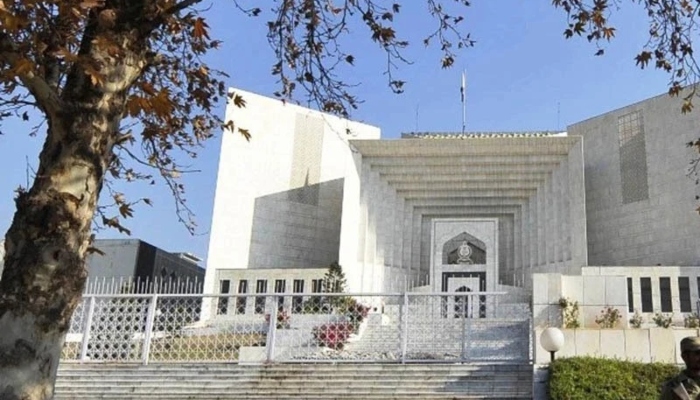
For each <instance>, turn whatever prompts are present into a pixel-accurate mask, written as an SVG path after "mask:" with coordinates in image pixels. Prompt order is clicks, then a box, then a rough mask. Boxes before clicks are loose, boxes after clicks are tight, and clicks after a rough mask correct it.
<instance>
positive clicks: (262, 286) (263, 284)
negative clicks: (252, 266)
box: [255, 279, 267, 314]
mask: <svg viewBox="0 0 700 400" xmlns="http://www.w3.org/2000/svg"><path fill="white" fill-rule="evenodd" d="M255 293H267V281H266V280H265V279H258V281H257V282H255ZM255 313H256V314H263V313H265V296H256V297H255Z"/></svg>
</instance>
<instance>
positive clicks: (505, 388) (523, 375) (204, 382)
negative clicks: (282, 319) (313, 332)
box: [54, 363, 532, 400]
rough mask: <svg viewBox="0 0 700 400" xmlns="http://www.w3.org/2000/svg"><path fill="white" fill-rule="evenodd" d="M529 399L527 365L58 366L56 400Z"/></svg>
mask: <svg viewBox="0 0 700 400" xmlns="http://www.w3.org/2000/svg"><path fill="white" fill-rule="evenodd" d="M290 398H295V399H309V400H315V399H344V400H345V399H350V400H372V399H409V398H410V399H428V400H437V399H443V400H447V399H532V366H531V365H529V364H511V365H505V364H501V365H495V364H492V365H476V364H471V365H463V364H345V363H343V364H273V365H260V366H244V365H236V364H198V365H179V364H173V365H148V366H141V365H109V364H62V365H61V367H60V368H59V371H58V380H57V382H56V392H55V397H54V399H55V400H69V399H70V400H73V399H75V400H81V399H84V400H87V399H120V400H125V399H133V400H137V399H138V400H149V399H153V400H155V399H158V400H166V399H167V400H179V399H188V400H216V399H220V400H224V399H231V400H233V399H236V400H238V399H240V400H252V399H290Z"/></svg>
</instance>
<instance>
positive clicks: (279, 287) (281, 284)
mask: <svg viewBox="0 0 700 400" xmlns="http://www.w3.org/2000/svg"><path fill="white" fill-rule="evenodd" d="M286 283H287V282H285V280H284V279H277V280H276V281H275V293H284V292H285V289H286V286H287V285H286ZM283 308H284V296H277V309H278V310H282V309H283Z"/></svg>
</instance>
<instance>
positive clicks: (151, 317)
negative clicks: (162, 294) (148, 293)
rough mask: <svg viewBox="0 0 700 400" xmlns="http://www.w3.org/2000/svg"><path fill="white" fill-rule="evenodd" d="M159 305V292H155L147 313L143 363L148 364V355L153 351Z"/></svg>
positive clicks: (142, 355)
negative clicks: (154, 329) (154, 326)
mask: <svg viewBox="0 0 700 400" xmlns="http://www.w3.org/2000/svg"><path fill="white" fill-rule="evenodd" d="M157 305H158V294H157V293H154V294H153V297H152V298H151V303H150V304H149V305H148V314H147V315H146V332H144V337H143V350H142V354H141V359H142V361H143V365H148V356H149V353H150V351H151V336H152V334H153V324H154V321H155V319H156V306H157Z"/></svg>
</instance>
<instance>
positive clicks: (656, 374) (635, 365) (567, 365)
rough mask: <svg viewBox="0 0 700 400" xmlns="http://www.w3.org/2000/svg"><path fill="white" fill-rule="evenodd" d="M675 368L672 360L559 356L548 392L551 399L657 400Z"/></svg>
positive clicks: (554, 364) (551, 369) (675, 370)
mask: <svg viewBox="0 0 700 400" xmlns="http://www.w3.org/2000/svg"><path fill="white" fill-rule="evenodd" d="M678 371H679V369H678V367H677V366H675V365H673V364H660V363H640V362H630V361H621V360H611V359H604V358H594V357H571V358H561V359H558V360H555V361H554V362H553V363H552V364H551V367H550V376H549V395H550V398H551V399H553V400H578V399H581V400H583V399H585V400H589V399H596V400H613V399H614V400H626V399H629V400H645V399H649V400H657V399H658V398H659V394H660V393H661V387H662V385H663V384H664V382H665V381H667V380H668V379H670V378H671V377H673V376H674V375H675V374H677V373H678Z"/></svg>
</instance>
